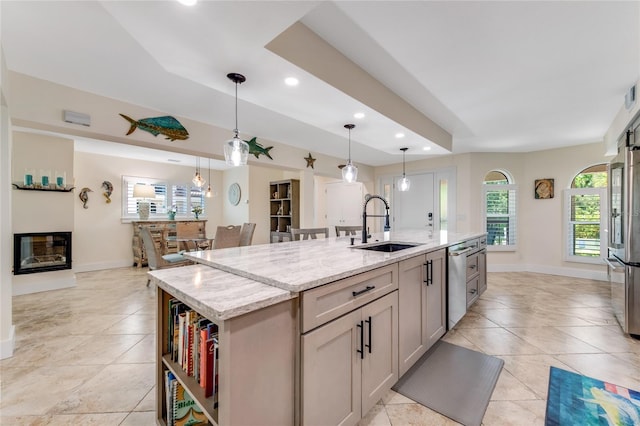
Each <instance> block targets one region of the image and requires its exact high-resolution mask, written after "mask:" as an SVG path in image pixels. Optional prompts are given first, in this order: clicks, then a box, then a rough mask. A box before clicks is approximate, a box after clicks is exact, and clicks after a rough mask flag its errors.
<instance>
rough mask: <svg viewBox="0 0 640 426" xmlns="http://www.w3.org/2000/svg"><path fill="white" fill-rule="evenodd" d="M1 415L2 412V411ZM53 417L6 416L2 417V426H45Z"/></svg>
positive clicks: (0, 420)
mask: <svg viewBox="0 0 640 426" xmlns="http://www.w3.org/2000/svg"><path fill="white" fill-rule="evenodd" d="M0 413H1V411H0ZM50 420H51V416H4V415H0V425H3V426H4V425H7V426H9V425H11V426H45V425H47V424H49V421H50Z"/></svg>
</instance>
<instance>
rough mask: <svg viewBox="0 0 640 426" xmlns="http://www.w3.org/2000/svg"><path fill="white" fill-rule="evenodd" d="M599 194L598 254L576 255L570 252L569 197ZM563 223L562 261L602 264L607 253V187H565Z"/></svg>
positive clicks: (571, 249)
mask: <svg viewBox="0 0 640 426" xmlns="http://www.w3.org/2000/svg"><path fill="white" fill-rule="evenodd" d="M594 194H597V195H599V196H600V255H599V256H594V257H585V256H576V255H574V254H571V253H572V251H573V247H572V246H571V240H570V237H571V224H572V221H571V197H572V196H574V195H594ZM563 198H564V200H563V202H564V205H563V209H562V210H563V217H562V219H563V223H564V232H563V237H564V250H563V251H564V261H565V262H575V263H588V264H591V265H602V258H603V257H604V256H606V253H607V238H606V236H604V234H605V233H606V232H607V226H608V223H607V218H608V217H609V214H608V209H609V207H608V205H607V188H606V187H603V188H599V187H598V188H567V189H565V190H564V192H563Z"/></svg>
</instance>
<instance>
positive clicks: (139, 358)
mask: <svg viewBox="0 0 640 426" xmlns="http://www.w3.org/2000/svg"><path fill="white" fill-rule="evenodd" d="M155 345H156V339H155V335H153V334H148V335H146V336H144V337H143V338H142V340H140V341H139V342H138V343H136V344H135V345H134V346H133V347H132V348H131V349H129V350H128V351H127V352H125V353H124V354H122V356H120V357H119V358H118V359H116V360H115V363H116V364H136V363H140V362H155V360H156V346H155Z"/></svg>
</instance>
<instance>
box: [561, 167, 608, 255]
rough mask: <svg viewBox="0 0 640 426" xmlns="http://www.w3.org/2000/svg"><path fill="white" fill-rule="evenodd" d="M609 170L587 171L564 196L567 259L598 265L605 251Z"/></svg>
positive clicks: (601, 168)
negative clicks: (604, 232)
mask: <svg viewBox="0 0 640 426" xmlns="http://www.w3.org/2000/svg"><path fill="white" fill-rule="evenodd" d="M606 188H607V168H606V165H605V164H598V165H596V166H592V167H589V168H587V169H584V170H583V171H581V172H580V173H578V174H577V175H576V177H575V178H574V179H573V181H572V182H571V188H570V189H568V190H567V191H566V193H565V222H566V223H567V254H568V260H576V261H596V262H599V258H600V257H601V255H602V253H604V250H606V248H605V247H604V246H605V242H604V241H602V238H601V237H602V235H601V231H602V229H605V227H606V223H604V222H605V220H606V217H607V215H606V209H607V206H606Z"/></svg>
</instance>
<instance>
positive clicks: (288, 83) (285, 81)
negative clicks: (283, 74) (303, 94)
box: [284, 77, 299, 86]
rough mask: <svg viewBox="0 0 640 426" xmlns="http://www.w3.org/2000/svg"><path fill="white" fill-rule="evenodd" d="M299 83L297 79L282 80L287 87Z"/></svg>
mask: <svg viewBox="0 0 640 426" xmlns="http://www.w3.org/2000/svg"><path fill="white" fill-rule="evenodd" d="M298 83H299V81H298V79H297V78H295V77H287V78H285V79H284V84H286V85H287V86H297V85H298Z"/></svg>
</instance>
